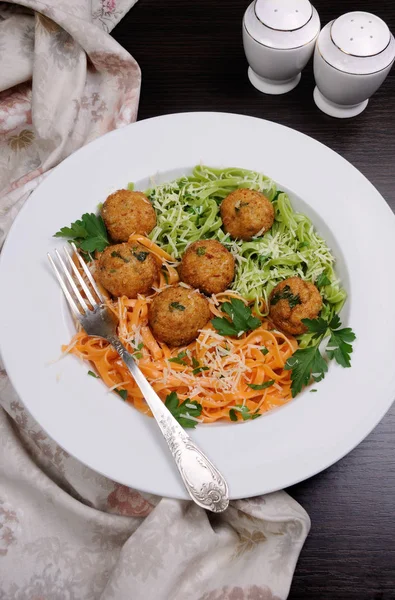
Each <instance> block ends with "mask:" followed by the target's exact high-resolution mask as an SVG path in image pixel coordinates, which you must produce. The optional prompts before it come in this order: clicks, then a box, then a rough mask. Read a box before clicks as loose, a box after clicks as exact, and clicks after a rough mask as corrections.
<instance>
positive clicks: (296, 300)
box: [270, 285, 302, 308]
mask: <svg viewBox="0 0 395 600" xmlns="http://www.w3.org/2000/svg"><path fill="white" fill-rule="evenodd" d="M280 300H288V304H289V306H290V308H295V306H297V305H298V304H302V302H301V300H300V297H299V294H293V293H292V292H291V288H290V287H289V285H285V286H284V287H283V288H282V290H280V291H278V292H276V293H275V294H273V296H272V297H271V299H270V304H271V305H272V306H275V305H276V304H277V302H280Z"/></svg>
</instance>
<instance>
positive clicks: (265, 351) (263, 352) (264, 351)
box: [261, 346, 269, 356]
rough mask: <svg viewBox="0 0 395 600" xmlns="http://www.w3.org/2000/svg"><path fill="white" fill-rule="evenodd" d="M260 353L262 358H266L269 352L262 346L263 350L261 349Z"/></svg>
mask: <svg viewBox="0 0 395 600" xmlns="http://www.w3.org/2000/svg"><path fill="white" fill-rule="evenodd" d="M261 352H262V354H263V356H266V354H269V350H268V349H267V348H265V346H263V348H261Z"/></svg>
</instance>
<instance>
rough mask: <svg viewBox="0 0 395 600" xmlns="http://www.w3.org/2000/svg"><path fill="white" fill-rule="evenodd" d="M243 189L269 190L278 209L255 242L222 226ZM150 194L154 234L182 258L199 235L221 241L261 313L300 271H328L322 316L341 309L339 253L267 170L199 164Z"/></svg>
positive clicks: (239, 283)
mask: <svg viewBox="0 0 395 600" xmlns="http://www.w3.org/2000/svg"><path fill="white" fill-rule="evenodd" d="M238 188H250V189H253V190H257V191H260V192H263V193H264V194H265V196H266V197H267V198H269V200H271V201H272V202H273V206H274V208H275V221H274V224H273V226H272V228H271V229H270V231H268V232H267V233H265V234H264V235H263V236H262V237H256V238H253V239H252V240H251V241H249V242H245V241H243V240H232V239H231V238H230V237H229V235H228V234H225V232H224V231H223V229H222V221H221V215H220V211H219V205H220V204H221V201H222V200H223V198H225V197H226V196H227V195H228V194H230V192H233V191H234V190H236V189H238ZM146 193H147V195H148V197H149V198H150V200H151V202H152V204H153V206H154V208H155V211H156V214H157V225H156V227H155V228H154V229H153V231H152V232H151V234H150V236H149V237H150V238H151V239H152V240H153V241H154V242H156V243H157V244H158V245H159V246H161V247H162V248H163V249H164V250H166V252H168V253H169V254H171V255H172V256H174V258H176V259H180V258H181V256H182V254H183V252H184V251H185V249H186V248H187V246H188V245H189V244H191V243H192V242H195V241H196V240H199V239H202V238H206V239H216V240H219V241H220V242H221V243H222V244H224V245H225V246H226V247H227V248H228V250H230V252H232V254H233V256H234V257H235V259H236V277H235V280H234V282H233V284H232V289H233V290H234V291H236V292H238V293H239V294H241V295H242V296H243V297H244V298H246V299H247V300H249V301H251V302H254V303H255V310H256V311H257V312H258V313H259V314H261V316H264V315H265V314H267V313H263V314H262V313H261V312H260V310H259V307H260V304H261V302H260V301H261V300H262V298H263V299H264V300H265V303H266V306H268V299H269V296H270V293H271V291H272V290H273V288H274V287H275V286H276V285H277V284H278V283H279V282H280V281H282V280H283V279H286V278H288V277H294V276H298V277H301V278H302V279H305V280H307V281H312V282H316V281H317V278H318V277H319V276H320V275H321V274H325V275H326V277H327V279H328V280H329V282H330V283H329V284H328V285H324V286H323V287H321V288H320V292H321V294H322V297H323V303H324V304H323V309H322V312H321V315H322V316H323V317H324V318H330V317H331V316H332V315H333V314H335V313H338V312H339V311H340V310H341V308H342V306H343V304H344V302H345V299H346V292H345V291H344V289H343V288H342V287H341V284H340V281H339V279H338V278H337V276H336V273H335V271H334V263H335V258H334V256H333V255H332V254H331V251H330V249H329V248H328V246H327V244H326V242H325V240H323V239H322V238H321V237H320V236H319V235H318V234H317V233H316V231H315V230H314V227H313V225H312V223H311V221H310V219H309V218H308V217H306V216H305V215H303V214H300V213H297V212H295V211H294V210H293V208H292V205H291V202H290V199H289V197H288V195H287V194H286V193H284V192H281V191H278V190H277V186H276V184H275V182H274V181H273V180H271V179H269V178H268V177H266V176H265V175H262V174H261V173H256V172H254V171H249V170H246V169H236V168H230V169H213V168H209V167H206V166H202V165H199V166H196V167H195V168H194V169H193V171H192V175H190V176H184V177H180V178H179V179H176V180H175V181H171V182H168V183H163V184H160V185H157V186H155V187H152V188H151V189H149V190H147V192H146ZM310 343H312V340H311V336H310V335H309V334H305V335H302V336H300V337H299V344H300V346H301V347H306V346H308V345H309V344H310Z"/></svg>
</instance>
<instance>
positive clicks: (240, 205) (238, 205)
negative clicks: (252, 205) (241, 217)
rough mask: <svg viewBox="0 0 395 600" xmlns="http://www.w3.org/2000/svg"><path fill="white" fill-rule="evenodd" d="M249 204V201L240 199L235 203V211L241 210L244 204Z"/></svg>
mask: <svg viewBox="0 0 395 600" xmlns="http://www.w3.org/2000/svg"><path fill="white" fill-rule="evenodd" d="M248 205H249V202H240V201H239V202H237V203H236V204H235V213H236V214H237V213H238V212H239V211H240V209H241V208H243V206H248Z"/></svg>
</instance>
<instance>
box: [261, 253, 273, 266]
mask: <svg viewBox="0 0 395 600" xmlns="http://www.w3.org/2000/svg"><path fill="white" fill-rule="evenodd" d="M270 258H271V256H270V254H261V255H260V256H258V265H259V267H260V268H261V269H262V268H263V267H264V265H265V262H267V261H268V260H270Z"/></svg>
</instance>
